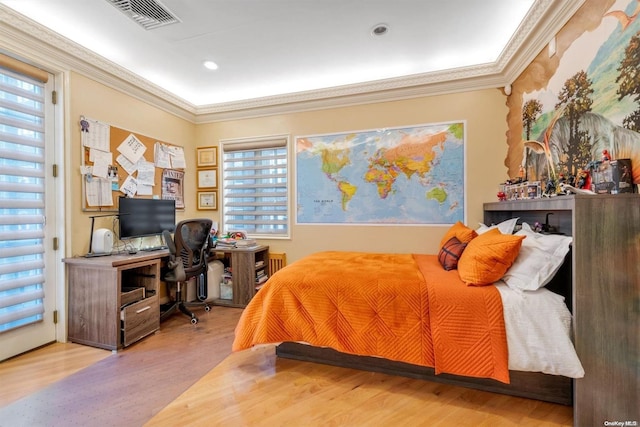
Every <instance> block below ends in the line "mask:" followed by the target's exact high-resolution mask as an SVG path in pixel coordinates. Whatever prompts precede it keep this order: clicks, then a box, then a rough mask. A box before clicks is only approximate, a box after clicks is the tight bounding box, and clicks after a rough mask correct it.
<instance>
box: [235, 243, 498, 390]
mask: <svg viewBox="0 0 640 427" xmlns="http://www.w3.org/2000/svg"><path fill="white" fill-rule="evenodd" d="M283 341H298V342H305V343H308V344H311V345H314V346H319V347H331V348H334V349H335V350H338V351H341V352H344V353H350V354H356V355H366V356H378V357H383V358H386V359H390V360H396V361H401V362H406V363H412V364H415V365H422V366H430V367H433V368H434V369H435V372H436V374H439V373H445V372H446V373H450V374H456V375H464V376H471V377H481V378H493V379H496V380H498V381H502V382H505V383H508V382H509V371H508V357H507V342H506V333H505V328H504V319H503V315H502V300H501V298H500V294H499V292H498V290H497V289H496V288H495V287H494V286H484V287H468V286H466V285H465V284H464V283H463V282H462V281H461V280H460V278H459V276H458V273H457V271H455V270H453V271H445V270H444V269H443V268H442V267H441V266H440V264H439V263H438V260H437V257H436V256H435V255H411V254H376V253H362V252H338V251H331V252H320V253H316V254H313V255H310V256H308V257H306V258H304V259H302V260H299V261H297V262H295V263H293V264H290V265H289V266H287V267H286V268H284V269H282V270H280V271H278V272H277V273H275V274H274V275H273V276H272V277H271V278H270V279H269V280H268V281H267V283H266V284H265V286H264V287H263V288H262V289H261V290H260V291H259V292H258V293H257V294H256V296H255V297H254V298H253V300H252V301H251V302H250V303H249V305H248V306H247V308H246V309H245V310H244V312H243V313H242V317H241V319H240V322H239V323H238V326H237V327H236V337H235V341H234V343H233V350H234V351H239V350H244V349H247V348H250V347H252V346H254V345H256V344H268V343H279V342H283Z"/></svg>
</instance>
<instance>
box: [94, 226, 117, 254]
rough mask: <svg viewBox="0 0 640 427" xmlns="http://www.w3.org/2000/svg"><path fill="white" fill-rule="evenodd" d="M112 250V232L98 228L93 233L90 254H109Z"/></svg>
mask: <svg viewBox="0 0 640 427" xmlns="http://www.w3.org/2000/svg"><path fill="white" fill-rule="evenodd" d="M112 249H113V232H112V231H111V230H109V229H107V228H99V229H97V230H96V231H94V232H93V238H92V243H91V252H92V253H94V254H106V253H111V250H112Z"/></svg>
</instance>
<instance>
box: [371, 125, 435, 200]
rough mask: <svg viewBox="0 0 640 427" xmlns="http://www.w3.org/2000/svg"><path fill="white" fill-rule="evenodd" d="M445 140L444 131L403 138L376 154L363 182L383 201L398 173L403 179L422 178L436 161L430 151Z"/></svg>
mask: <svg viewBox="0 0 640 427" xmlns="http://www.w3.org/2000/svg"><path fill="white" fill-rule="evenodd" d="M446 139H447V132H446V131H443V132H438V133H436V134H433V135H427V136H415V135H404V136H403V137H402V139H401V140H400V142H399V143H398V145H397V146H395V147H393V148H381V149H379V150H378V151H376V153H375V155H374V157H373V158H372V159H370V161H369V169H368V170H367V172H366V173H365V175H364V180H365V181H366V182H369V183H372V184H375V185H376V186H377V189H378V195H379V196H380V198H381V199H386V198H387V196H388V195H389V193H390V192H391V191H393V184H394V183H395V181H396V178H397V177H398V175H399V174H400V173H403V174H404V175H405V176H406V177H407V179H411V177H412V176H413V175H414V174H418V175H419V176H420V177H421V178H424V177H425V176H426V175H427V174H428V173H429V171H430V170H431V164H432V162H433V160H434V159H435V157H436V153H435V151H434V148H435V147H440V148H442V144H444V142H445V141H446Z"/></svg>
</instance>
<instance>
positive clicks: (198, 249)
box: [160, 218, 213, 325]
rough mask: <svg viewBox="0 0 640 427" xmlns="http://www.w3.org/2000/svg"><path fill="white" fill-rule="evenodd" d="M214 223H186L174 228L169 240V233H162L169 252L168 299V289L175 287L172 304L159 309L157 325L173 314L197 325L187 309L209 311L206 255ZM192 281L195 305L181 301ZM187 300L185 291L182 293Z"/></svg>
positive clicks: (166, 277)
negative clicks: (194, 287)
mask: <svg viewBox="0 0 640 427" xmlns="http://www.w3.org/2000/svg"><path fill="white" fill-rule="evenodd" d="M212 224H213V222H212V220H210V219H206V218H196V219H187V220H184V221H180V222H179V223H178V224H177V225H176V230H175V232H174V234H173V238H171V233H170V232H169V231H167V230H165V231H164V232H163V233H162V236H163V237H164V240H165V242H166V244H167V247H168V248H169V254H170V257H169V261H168V262H167V269H166V271H165V273H164V275H163V280H164V282H165V283H166V284H167V295H170V292H169V286H170V285H171V284H172V283H175V286H176V294H175V299H174V300H173V302H171V303H170V304H169V306H168V307H162V314H161V315H160V321H163V320H165V319H166V318H167V317H169V316H170V315H171V314H172V313H173V312H175V311H176V310H180V311H181V312H182V313H184V314H186V315H187V316H189V317H191V323H193V324H194V325H195V324H196V323H198V318H197V317H196V315H195V314H194V313H193V312H191V311H190V310H189V309H188V307H204V309H205V310H206V311H209V310H210V308H209V305H208V304H207V303H206V302H205V300H206V299H207V267H208V266H207V255H208V252H209V248H210V246H209V245H210V240H211V237H210V232H211V226H212ZM192 277H195V278H196V287H197V295H198V301H195V302H187V301H184V299H183V295H182V294H183V292H182V287H183V285H186V283H187V281H188V280H189V279H191V278H192ZM184 293H185V296H186V290H185V292H184Z"/></svg>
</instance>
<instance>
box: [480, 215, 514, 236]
mask: <svg viewBox="0 0 640 427" xmlns="http://www.w3.org/2000/svg"><path fill="white" fill-rule="evenodd" d="M519 219H520V218H511V219H508V220H506V221H502V222H501V223H500V224H497V225H492V226H488V225H484V224H482V223H480V226H479V227H478V229H477V230H476V233H478V234H482V233H486V232H487V231H489V230H491V229H494V228H497V229H498V230H500V232H501V233H502V234H513V230H514V229H515V228H516V223H517V222H518V220H519Z"/></svg>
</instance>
